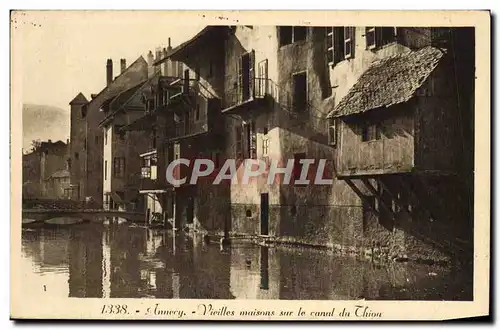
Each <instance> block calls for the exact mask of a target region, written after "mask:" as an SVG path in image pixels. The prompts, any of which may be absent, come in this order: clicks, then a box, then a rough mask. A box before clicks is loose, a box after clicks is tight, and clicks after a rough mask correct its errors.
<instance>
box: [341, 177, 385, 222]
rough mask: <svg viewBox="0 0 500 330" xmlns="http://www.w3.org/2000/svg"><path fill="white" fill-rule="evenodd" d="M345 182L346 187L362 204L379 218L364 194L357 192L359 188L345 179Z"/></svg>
mask: <svg viewBox="0 0 500 330" xmlns="http://www.w3.org/2000/svg"><path fill="white" fill-rule="evenodd" d="M345 182H346V183H347V185H348V186H349V187H351V189H352V190H353V191H354V192H355V193H356V195H358V197H359V198H360V199H361V200H362V201H363V203H364V204H365V205H368V207H369V208H370V209H371V210H372V212H373V213H374V214H375V215H376V216H377V217H378V216H380V214H379V212H378V211H377V210H376V209H375V208H374V207H372V205H371V204H370V202H369V201H368V199H367V198H366V196H365V194H363V193H362V192H361V190H359V188H358V187H357V186H356V184H355V183H354V182H352V180H351V179H345Z"/></svg>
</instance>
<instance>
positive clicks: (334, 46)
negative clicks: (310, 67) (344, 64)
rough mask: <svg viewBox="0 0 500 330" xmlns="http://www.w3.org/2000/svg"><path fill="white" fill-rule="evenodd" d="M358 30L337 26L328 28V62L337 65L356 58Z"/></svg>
mask: <svg viewBox="0 0 500 330" xmlns="http://www.w3.org/2000/svg"><path fill="white" fill-rule="evenodd" d="M355 32H356V28H355V27H351V26H336V27H328V28H326V51H327V55H326V56H327V62H328V63H329V64H330V65H335V64H337V63H339V62H341V61H343V60H345V59H349V58H353V57H354V50H355Z"/></svg>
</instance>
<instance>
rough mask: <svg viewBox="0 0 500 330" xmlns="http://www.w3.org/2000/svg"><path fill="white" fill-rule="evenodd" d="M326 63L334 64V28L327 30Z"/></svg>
mask: <svg viewBox="0 0 500 330" xmlns="http://www.w3.org/2000/svg"><path fill="white" fill-rule="evenodd" d="M325 33H326V62H327V63H328V64H333V27H327V28H326V31H325Z"/></svg>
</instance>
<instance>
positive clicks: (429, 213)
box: [401, 181, 436, 220]
mask: <svg viewBox="0 0 500 330" xmlns="http://www.w3.org/2000/svg"><path fill="white" fill-rule="evenodd" d="M401 185H402V186H403V187H402V188H403V189H404V190H406V191H408V192H409V193H410V199H411V200H413V202H414V204H418V207H419V209H420V210H422V211H423V212H424V213H426V214H427V217H428V218H429V219H431V220H435V219H436V218H435V217H434V215H432V213H431V212H430V211H429V210H428V209H427V208H422V203H421V202H420V199H419V198H418V196H417V194H416V193H415V192H414V191H413V190H412V189H411V187H410V186H409V185H408V184H407V183H406V182H405V181H401ZM412 211H413V210H412ZM413 214H415V213H413ZM414 219H416V217H414Z"/></svg>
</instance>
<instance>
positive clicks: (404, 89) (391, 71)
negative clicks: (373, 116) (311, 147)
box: [328, 47, 444, 118]
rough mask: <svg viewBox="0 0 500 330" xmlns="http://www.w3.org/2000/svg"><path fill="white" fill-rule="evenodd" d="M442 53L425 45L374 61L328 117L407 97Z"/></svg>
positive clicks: (370, 108)
mask: <svg viewBox="0 0 500 330" xmlns="http://www.w3.org/2000/svg"><path fill="white" fill-rule="evenodd" d="M443 56H444V52H443V51H442V50H439V49H437V48H434V47H425V48H422V49H419V50H417V51H411V52H408V53H401V54H397V55H394V56H391V57H387V58H385V59H382V60H380V61H377V62H374V63H373V65H372V66H371V67H370V68H369V69H368V70H366V71H365V72H364V73H363V74H362V75H361V77H359V79H358V81H357V82H356V83H355V84H354V86H353V87H352V88H351V89H350V90H349V92H348V93H347V95H346V96H344V98H343V99H342V100H341V101H340V102H339V104H337V106H336V107H335V108H334V109H333V110H332V111H331V112H330V113H329V114H328V118H331V117H342V116H348V115H353V114H358V113H363V112H366V111H368V110H372V109H377V108H381V107H389V106H391V105H394V104H398V103H403V102H406V101H408V100H409V99H411V98H412V97H413V96H414V95H415V92H416V91H417V89H418V88H420V87H421V86H422V84H423V83H424V82H425V81H426V80H427V78H428V77H429V75H430V74H431V73H432V71H434V69H435V68H436V67H437V65H438V64H439V61H440V60H441V58H442V57H443Z"/></svg>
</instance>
